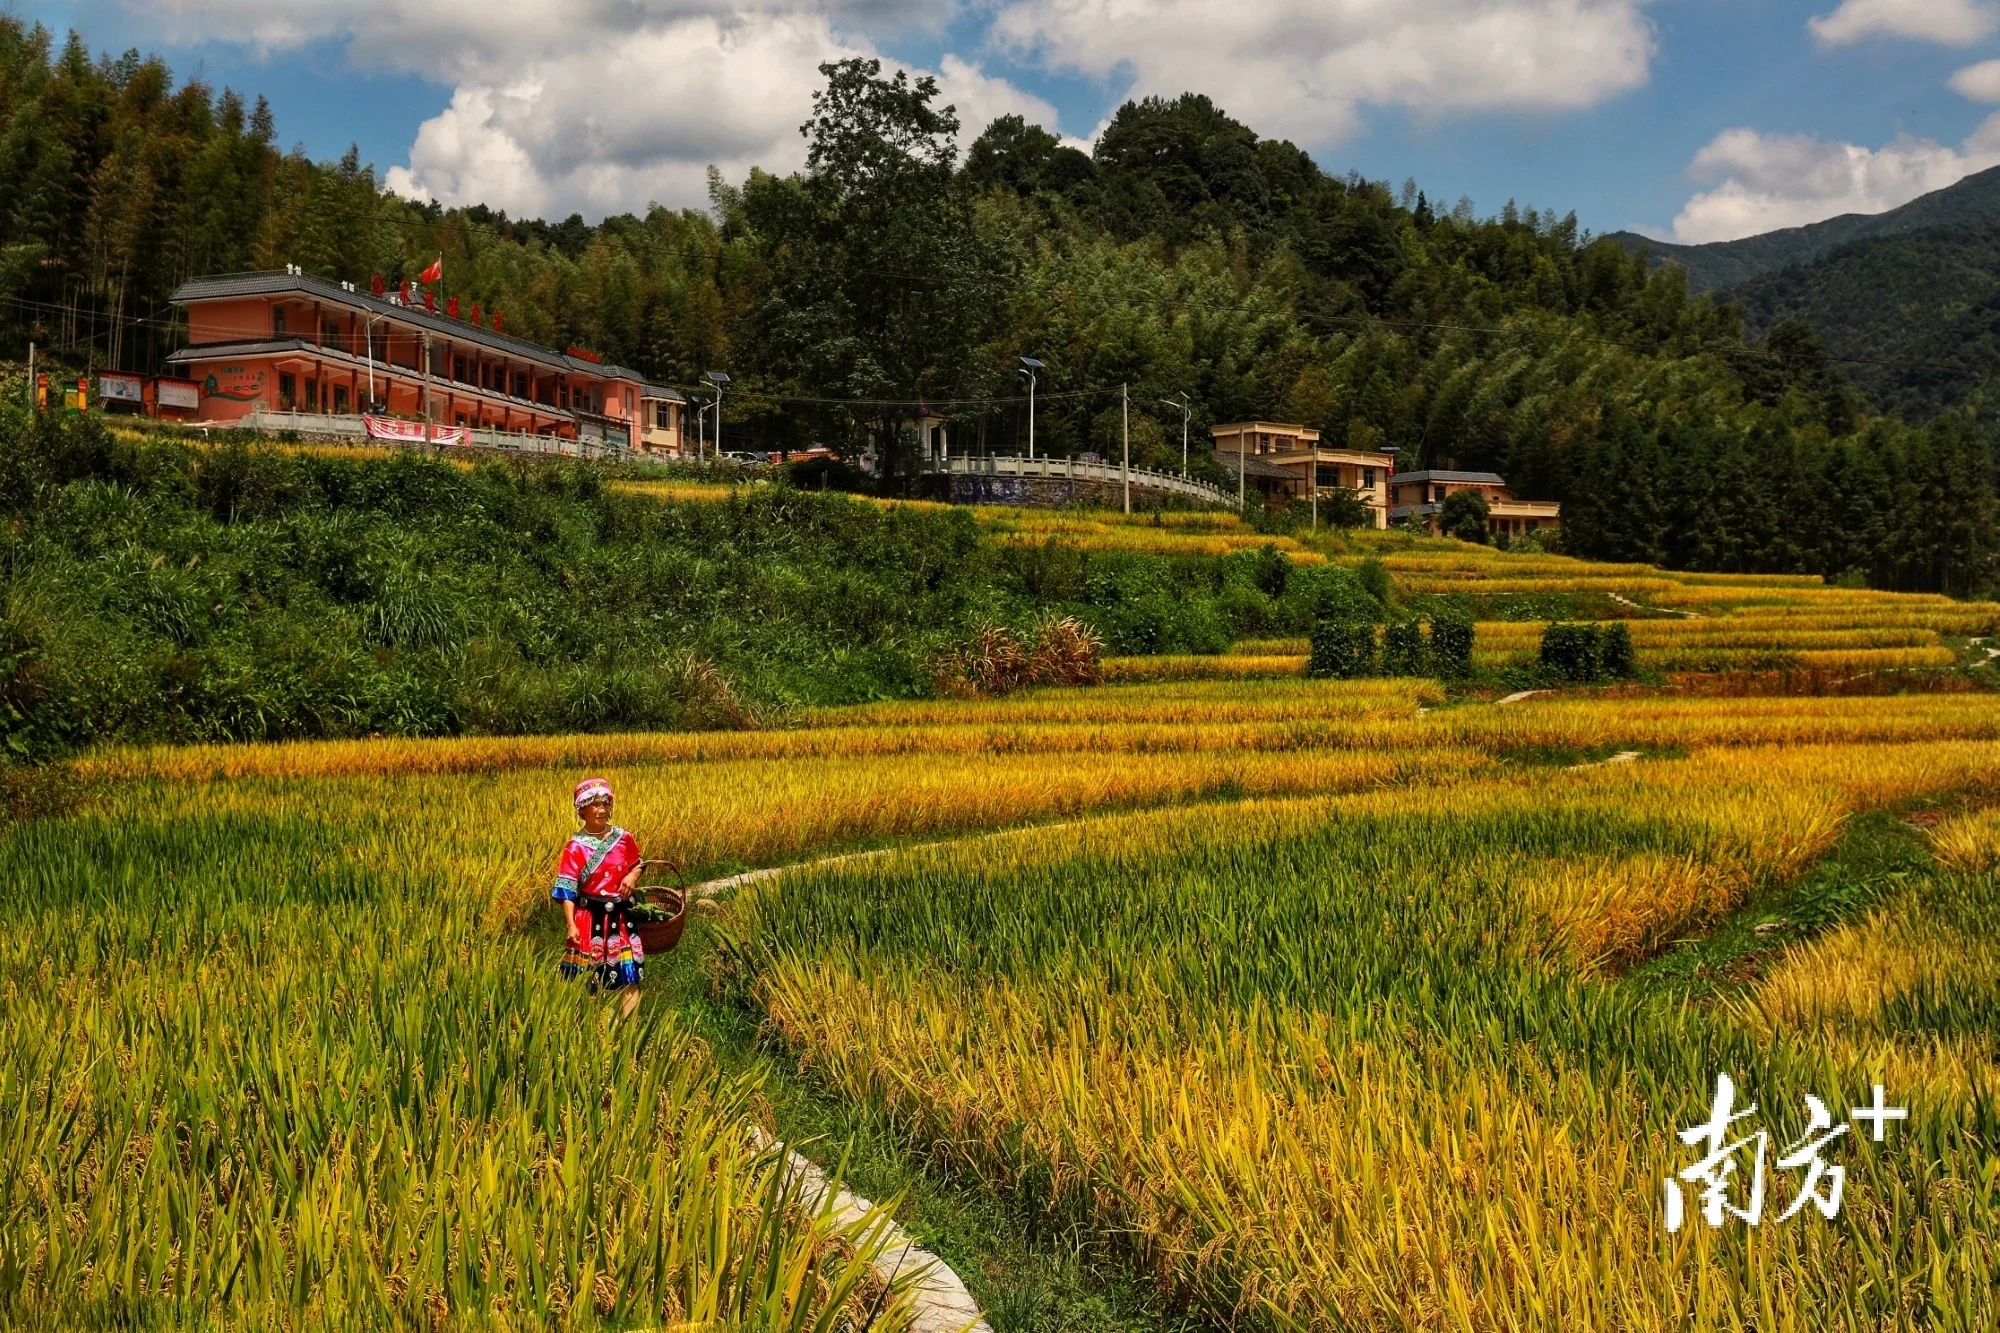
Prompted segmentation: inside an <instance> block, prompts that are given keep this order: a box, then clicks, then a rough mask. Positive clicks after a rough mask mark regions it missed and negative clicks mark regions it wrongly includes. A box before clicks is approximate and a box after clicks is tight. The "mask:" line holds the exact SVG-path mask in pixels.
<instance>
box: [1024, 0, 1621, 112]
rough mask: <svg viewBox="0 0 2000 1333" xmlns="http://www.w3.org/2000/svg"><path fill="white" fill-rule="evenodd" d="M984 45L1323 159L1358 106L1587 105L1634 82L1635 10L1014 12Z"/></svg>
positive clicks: (1198, 6) (1446, 0)
mask: <svg viewBox="0 0 2000 1333" xmlns="http://www.w3.org/2000/svg"><path fill="white" fill-rule="evenodd" d="M993 36H994V38H995V40H997V41H999V42H1001V43H1003V44H1004V45H1005V46H1007V47H1009V48H1011V49H1013V50H1014V51H1016V52H1018V53H1020V54H1021V55H1022V56H1024V57H1026V58H1031V59H1035V60H1039V61H1041V62H1042V63H1044V64H1045V65H1047V66H1050V67H1052V68H1058V69H1068V70H1074V71H1077V72H1080V73H1083V74H1087V75H1091V76H1094V77H1098V78H1114V79H1127V80H1129V87H1128V92H1129V95H1131V96H1135V97H1143V96H1148V95H1153V94H1157V95H1161V96H1174V95H1176V94H1179V93H1181V92H1184V91H1193V92H1201V93H1206V94H1208V95H1209V96H1210V97H1211V98H1213V99H1214V100H1215V102H1216V103H1217V105H1219V106H1222V107H1224V108H1225V109H1227V110H1228V111H1229V113H1230V114H1231V115H1233V116H1235V117H1236V118H1237V119H1239V120H1241V121H1243V122H1245V123H1246V124H1248V125H1250V126H1252V127H1253V128H1255V129H1256V130H1257V131H1258V132H1259V133H1262V134H1269V135H1274V136H1284V137H1287V138H1292V139H1297V140H1301V141H1303V142H1305V143H1309V144H1325V143H1330V142H1332V141H1334V140H1336V139H1339V138H1341V137H1343V136H1345V135H1347V134H1349V133H1351V132H1352V131H1353V130H1354V129H1355V128H1356V127H1357V125H1358V122H1359V117H1360V108H1361V107H1362V106H1364V105H1374V106H1399V107H1408V108H1413V109H1416V110H1419V111H1421V112H1425V113H1430V112H1479V111H1542V110H1569V109H1574V108H1580V107H1588V106H1594V105H1596V104H1597V103H1599V102H1602V101H1603V100H1605V99H1606V98H1608V97H1611V96H1614V95H1616V94H1618V93H1621V92H1624V91H1626V90H1628V89H1631V88H1635V87H1638V86H1640V85H1641V84H1643V83H1644V82H1645V81H1646V78H1647V75H1648V71H1649V66H1650V63H1651V59H1652V54H1653V50H1654V36H1653V28H1652V25H1651V23H1650V22H1649V21H1648V20H1647V19H1646V17H1645V15H1644V13H1643V12H1642V5H1641V2H1640V0H1422V2H1421V3H1418V2H1415V0H1314V2H1313V3H1299V0H1013V2H1012V3H1007V4H1004V5H1003V7H1002V8H1001V9H1000V10H999V12H998V14H997V16H996V18H995V21H994V26H993Z"/></svg>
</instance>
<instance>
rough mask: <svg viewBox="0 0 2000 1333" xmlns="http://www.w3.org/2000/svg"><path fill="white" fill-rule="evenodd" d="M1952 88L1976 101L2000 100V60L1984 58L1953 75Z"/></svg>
mask: <svg viewBox="0 0 2000 1333" xmlns="http://www.w3.org/2000/svg"><path fill="white" fill-rule="evenodd" d="M1951 90H1952V91H1953V92H1955V93H1957V94H1959V95H1960V96H1962V97H1970V98H1971V99H1972V100H1973V101H1975V102H2000V60H1982V61H1980V62H1979V63H1978V64H1976V65H1967V66H1966V67H1965V68H1964V69H1962V70H1960V71H1958V73H1956V74H1954V75H1952V76H1951Z"/></svg>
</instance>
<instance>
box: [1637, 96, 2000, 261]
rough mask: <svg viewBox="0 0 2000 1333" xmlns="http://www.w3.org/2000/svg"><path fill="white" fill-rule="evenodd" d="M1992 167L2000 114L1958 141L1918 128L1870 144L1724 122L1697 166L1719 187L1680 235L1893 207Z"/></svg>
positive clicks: (1692, 207) (1740, 230)
mask: <svg viewBox="0 0 2000 1333" xmlns="http://www.w3.org/2000/svg"><path fill="white" fill-rule="evenodd" d="M1993 166H2000V115H1995V116H1992V117H1989V118H1988V119H1987V120H1986V121H1985V122H1984V123H1983V124H1981V125H1980V126H1979V128H1978V129H1976V130H1974V131H1973V133H1972V135H1971V137H1970V138H1968V139H1966V141H1965V142H1964V143H1963V144H1961V145H1959V146H1958V147H1957V148H1952V147H1949V146H1947V145H1945V144H1941V143H1939V142H1937V141H1936V140H1935V139H1920V138H1915V137H1912V136H1909V135H1904V136H1902V137H1900V138H1898V139H1896V140H1895V141H1894V142H1892V143H1889V144H1887V145H1885V146H1883V147H1881V148H1867V147H1863V146H1861V145H1859V144H1851V143H1837V142H1834V141H1831V140H1827V139H1820V138H1815V137H1814V136H1812V135H1808V134H1760V133H1758V132H1757V131H1756V130H1752V129H1734V130H1724V131H1723V132H1722V133H1721V134H1718V135H1716V136H1715V138H1714V139H1712V140H1710V141H1709V143H1708V145H1707V146H1706V147H1704V148H1703V149H1702V150H1701V151H1700V152H1698V153H1696V154H1695V157H1694V162H1693V164H1692V165H1691V166H1690V167H1689V173H1690V174H1691V175H1693V176H1694V178H1695V179H1696V180H1697V181H1703V182H1708V183H1709V184H1710V188H1708V189H1706V190H1702V191H1701V192H1699V193H1698V194H1696V195H1695V196H1694V197H1693V198H1691V199H1689V200H1688V202H1687V206H1686V207H1684V208H1683V209H1681V211H1680V213H1679V215H1678V216H1676V217H1675V218H1674V225H1673V232H1672V239H1674V240H1676V241H1680V242H1683V243H1686V244H1691V245H1694V244H1700V243H1702V242H1705V241H1733V240H1735V239H1737V238H1738V237H1742V236H1755V235H1758V234H1759V233H1762V232H1767V231H1776V230H1778V229H1779V228H1782V227H1802V226H1804V225H1805V224H1807V223H1809V222H1819V221H1823V220H1824V219H1826V218H1830V217H1836V216H1838V215H1839V214H1842V213H1881V212H1886V211H1887V210H1889V209H1891V208H1894V207H1896V206H1897V205H1898V204H1906V203H1908V202H1909V201H1910V200H1912V199H1914V198H1916V197H1917V196H1918V195H1920V194H1929V193H1930V192H1931V191H1932V190H1941V189H1943V188H1944V187H1945V186H1947V185H1950V184H1952V183H1953V182H1954V181H1957V180H1960V179H1962V178H1964V177H1966V176H1969V175H1971V174H1972V173H1973V172H1975V171H1984V170H1985V169H1986V168H1988V167H1993Z"/></svg>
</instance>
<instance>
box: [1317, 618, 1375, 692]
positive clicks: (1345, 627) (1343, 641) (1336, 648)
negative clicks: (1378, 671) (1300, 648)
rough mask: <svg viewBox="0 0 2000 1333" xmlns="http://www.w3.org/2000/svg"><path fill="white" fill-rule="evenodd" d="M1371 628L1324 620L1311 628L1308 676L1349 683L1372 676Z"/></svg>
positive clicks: (1366, 624) (1367, 623) (1358, 622)
mask: <svg viewBox="0 0 2000 1333" xmlns="http://www.w3.org/2000/svg"><path fill="white" fill-rule="evenodd" d="M1375 667H1376V657H1375V626H1374V623H1373V622H1372V621H1367V620H1349V619H1341V618H1336V617H1333V616H1328V617H1325V618H1324V619H1322V620H1320V621H1319V622H1318V623H1317V624H1315V625H1314V626H1313V632H1312V655H1311V656H1310V657H1309V658H1307V659H1306V674H1307V675H1308V676H1322V677H1332V678H1334V679H1336V680H1353V679H1355V678H1356V677H1359V676H1372V675H1374V674H1375Z"/></svg>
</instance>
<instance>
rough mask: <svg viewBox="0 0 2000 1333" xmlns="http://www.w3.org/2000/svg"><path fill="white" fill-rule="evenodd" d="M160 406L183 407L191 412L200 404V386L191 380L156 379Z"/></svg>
mask: <svg viewBox="0 0 2000 1333" xmlns="http://www.w3.org/2000/svg"><path fill="white" fill-rule="evenodd" d="M156 383H157V384H158V385H159V390H160V406H161V407H183V408H186V409H187V410H188V411H190V412H192V411H195V410H197V409H198V408H200V406H201V386H200V385H199V384H196V383H195V382H194V381H193V380H167V379H163V380H158V381H156Z"/></svg>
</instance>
